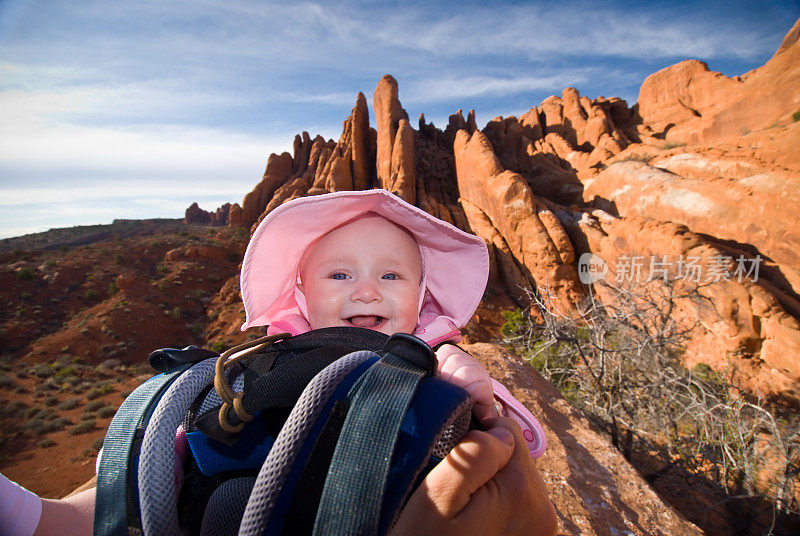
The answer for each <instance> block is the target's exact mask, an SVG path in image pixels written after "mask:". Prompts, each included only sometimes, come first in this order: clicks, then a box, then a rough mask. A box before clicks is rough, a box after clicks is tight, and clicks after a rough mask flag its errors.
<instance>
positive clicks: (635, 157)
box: [614, 153, 655, 164]
mask: <svg viewBox="0 0 800 536" xmlns="http://www.w3.org/2000/svg"><path fill="white" fill-rule="evenodd" d="M653 158H655V156H653V155H651V154H648V153H644V154H631V155H628V156H626V157H625V158H620V159H619V160H615V161H614V163H617V162H642V163H645V164H647V163H649V162H650V160H652V159H653Z"/></svg>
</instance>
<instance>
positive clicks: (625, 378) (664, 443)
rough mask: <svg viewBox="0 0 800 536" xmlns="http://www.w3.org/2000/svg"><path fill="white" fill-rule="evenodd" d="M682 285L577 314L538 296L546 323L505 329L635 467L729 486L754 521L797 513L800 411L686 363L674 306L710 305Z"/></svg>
mask: <svg viewBox="0 0 800 536" xmlns="http://www.w3.org/2000/svg"><path fill="white" fill-rule="evenodd" d="M600 284H602V283H595V285H600ZM659 284H660V283H659ZM675 285H676V284H675V283H674V282H670V283H668V284H666V285H661V286H659V287H656V286H655V283H653V286H652V287H647V288H639V289H633V290H631V289H627V290H625V291H623V290H620V289H614V288H607V289H606V292H604V294H603V295H604V296H613V299H607V300H606V301H605V302H604V303H601V302H599V301H598V300H596V299H593V298H594V297H593V296H591V297H590V299H589V300H588V301H587V302H586V303H584V304H583V305H582V306H581V307H580V308H579V311H578V314H577V315H576V316H575V317H574V318H571V317H569V316H565V315H563V314H560V313H559V312H556V311H551V310H549V309H548V307H547V306H546V305H545V304H547V303H549V300H548V299H546V298H540V297H539V296H533V297H532V300H533V303H534V306H535V307H536V308H537V310H536V314H534V315H533V318H536V319H541V320H538V321H536V322H535V321H534V320H532V317H531V315H530V314H528V313H526V312H524V311H521V310H519V309H517V310H514V311H506V312H505V313H504V316H505V318H506V322H505V324H504V325H503V326H502V328H501V331H502V333H503V335H504V337H505V339H504V340H505V342H506V343H507V344H508V345H509V346H510V347H511V348H512V349H513V350H515V351H516V352H517V353H518V354H519V355H520V356H521V357H523V358H524V359H525V360H526V361H527V362H528V363H530V364H531V366H533V367H534V368H535V369H536V370H537V371H538V372H539V373H540V374H542V376H544V377H545V379H547V380H548V381H550V382H551V383H553V384H554V385H555V386H556V387H558V388H559V390H560V391H561V392H562V394H563V395H564V398H566V399H567V400H568V401H569V402H570V403H571V404H572V405H574V406H576V407H578V408H580V409H581V410H583V411H584V412H585V413H586V414H587V415H588V416H589V418H590V419H591V420H592V421H593V422H594V423H595V424H596V425H597V426H598V427H600V428H601V429H602V430H604V431H605V432H606V433H607V434H608V436H609V438H610V439H611V442H612V443H613V445H614V446H615V447H616V448H617V449H618V450H619V451H620V452H621V453H622V454H623V455H624V456H625V457H626V458H627V459H628V460H631V461H632V462H634V464H636V461H637V460H639V461H641V460H647V459H652V458H653V457H655V458H656V459H658V460H660V461H658V462H657V463H656V464H655V465H656V466H660V467H665V468H666V469H665V470H669V471H677V473H676V474H680V471H686V472H688V473H689V474H692V475H697V477H699V478H701V479H706V480H708V481H711V482H714V483H716V484H717V485H719V489H720V490H723V491H724V498H723V499H721V502H726V501H742V502H740V503H736V504H739V505H740V507H741V508H745V506H744V505H750V506H747V508H752V511H753V512H754V513H753V514H752V515H753V516H756V515H757V510H758V508H759V506H758V505H764V504H767V505H771V508H772V509H773V512H772V513H774V514H775V515H776V516H779V517H780V516H791V515H797V514H798V513H800V504H798V503H797V500H796V496H795V495H794V494H793V492H792V491H791V490H792V489H795V486H797V485H798V484H800V479H799V478H798V470H797V467H800V414H799V413H797V412H796V411H790V410H788V409H783V410H780V411H779V410H778V409H776V408H774V407H771V406H768V405H767V404H766V403H765V402H764V401H763V400H761V399H758V398H754V397H751V396H748V395H747V394H746V393H743V392H741V391H740V390H739V389H737V388H736V387H735V386H734V385H733V384H732V378H731V374H730V373H729V372H728V371H715V370H713V369H712V368H711V367H709V366H708V365H706V364H699V365H697V366H695V367H694V368H693V369H692V370H687V369H686V368H685V367H683V366H682V364H681V363H682V357H683V353H684V345H685V342H686V340H687V338H688V334H689V333H690V332H691V330H692V329H693V328H694V327H695V326H679V325H677V324H676V323H675V322H674V319H673V317H672V315H671V312H672V311H673V310H674V308H675V302H676V300H678V299H680V300H692V301H694V302H695V304H696V306H697V307H698V309H702V308H704V307H710V304H709V303H708V302H707V300H708V299H707V298H704V297H702V296H701V295H700V293H699V292H697V289H685V288H684V289H680V290H678V289H676V288H675ZM765 457H768V458H769V460H770V465H769V467H767V466H766V465H765V463H764V460H765ZM653 466H654V464H653V463H652V462H650V463H649V464H648V463H645V464H644V467H650V468H652V467H653ZM650 470H652V469H650ZM661 476H662V475H661V474H660V473H659V474H658V477H659V478H660V477H661ZM645 477H646V478H648V475H647V474H645ZM654 478H655V477H654ZM765 500H766V501H768V502H767V503H765V502H764V501H765ZM748 501H749V502H748ZM748 511H750V510H748ZM765 515H766V514H765Z"/></svg>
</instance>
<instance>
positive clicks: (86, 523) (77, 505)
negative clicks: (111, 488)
mask: <svg viewBox="0 0 800 536" xmlns="http://www.w3.org/2000/svg"><path fill="white" fill-rule="evenodd" d="M95 492H96V488H89V489H87V490H83V491H82V492H80V493H78V494H76V495H72V496H71V497H67V498H66V499H59V500H55V499H42V517H41V519H40V520H39V526H38V527H36V532H34V533H33V534H34V536H50V535H51V534H52V535H62V536H70V535H75V536H86V535H89V534H91V533H92V526H93V524H94V496H95Z"/></svg>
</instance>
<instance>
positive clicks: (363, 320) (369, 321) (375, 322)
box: [345, 315, 386, 329]
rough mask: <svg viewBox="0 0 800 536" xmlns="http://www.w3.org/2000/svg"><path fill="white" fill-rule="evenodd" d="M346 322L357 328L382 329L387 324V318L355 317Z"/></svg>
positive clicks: (372, 316) (373, 316)
mask: <svg viewBox="0 0 800 536" xmlns="http://www.w3.org/2000/svg"><path fill="white" fill-rule="evenodd" d="M345 320H346V321H347V322H348V323H349V324H350V325H352V326H355V327H357V328H368V329H380V327H381V325H383V324H384V323H385V322H386V318H384V317H382V316H377V315H355V316H351V317H349V318H345Z"/></svg>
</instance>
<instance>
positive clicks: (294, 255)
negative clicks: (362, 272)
mask: <svg viewBox="0 0 800 536" xmlns="http://www.w3.org/2000/svg"><path fill="white" fill-rule="evenodd" d="M370 212H372V213H376V214H379V215H380V216H383V217H384V218H386V219H388V220H390V221H392V222H394V223H396V224H397V225H399V226H401V227H403V228H405V229H406V230H407V231H408V232H409V233H411V235H412V236H413V237H414V239H415V240H416V241H417V245H418V246H419V250H420V255H421V257H422V272H423V281H422V285H421V289H420V315H419V324H418V326H417V328H416V330H415V332H414V335H416V336H418V337H420V338H421V339H423V340H424V341H426V342H427V343H428V344H430V345H431V346H433V345H435V344H439V343H440V342H444V341H458V340H460V338H461V335H460V333H459V329H460V328H461V327H463V326H464V325H465V324H466V323H467V322H468V321H469V319H470V318H471V317H472V314H473V313H474V312H475V309H476V308H477V307H478V304H479V303H480V301H481V298H482V297H483V292H484V290H485V288H486V282H487V280H488V277H489V254H488V251H487V249H486V244H484V242H483V240H481V239H480V238H478V237H477V236H475V235H472V234H469V233H466V232H464V231H462V230H460V229H458V228H457V227H455V226H453V225H451V224H449V223H447V222H444V221H442V220H439V219H437V218H435V217H433V216H431V215H430V214H428V213H427V212H425V211H423V210H421V209H419V208H417V207H415V206H413V205H410V204H409V203H406V202H405V201H403V200H402V199H400V198H399V197H397V196H396V195H394V194H392V193H390V192H388V191H386V190H361V191H342V192H335V193H330V194H323V195H316V196H310V197H301V198H298V199H293V200H292V201H288V202H286V203H284V204H283V205H280V206H279V207H277V208H275V209H274V210H273V211H272V212H270V213H269V214H268V215H267V216H266V217H265V218H264V219H263V220H262V221H261V223H260V224H259V225H258V227H257V228H256V230H255V232H254V233H253V236H252V237H251V239H250V243H249V244H248V245H247V251H246V253H245V255H244V261H243V263H242V272H241V293H242V301H244V308H245V314H246V319H245V322H244V324H243V325H242V330H243V331H244V330H245V329H247V328H250V327H253V326H265V325H268V326H269V329H268V333H280V332H282V331H286V332H288V333H291V334H292V335H297V334H299V333H304V332H306V331H309V330H310V329H311V326H310V325H309V324H308V319H307V316H306V313H305V311H306V308H305V300H304V297H303V295H302V293H301V292H300V291H298V290H297V289H296V283H297V281H298V273H299V264H300V260H301V259H302V257H303V254H304V253H305V252H306V250H307V249H308V247H309V246H310V245H312V244H313V243H314V242H315V241H316V240H317V239H319V238H320V237H322V236H323V235H325V234H326V233H328V232H329V231H331V230H333V229H335V228H337V227H339V226H341V225H343V224H345V223H348V222H350V221H352V220H354V219H356V218H358V217H360V216H362V215H364V214H367V213H370Z"/></svg>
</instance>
